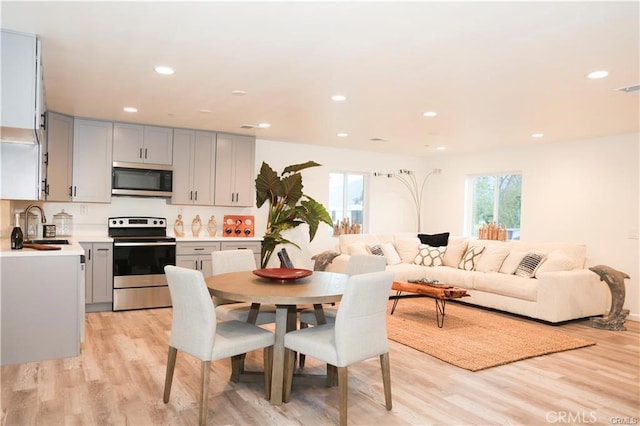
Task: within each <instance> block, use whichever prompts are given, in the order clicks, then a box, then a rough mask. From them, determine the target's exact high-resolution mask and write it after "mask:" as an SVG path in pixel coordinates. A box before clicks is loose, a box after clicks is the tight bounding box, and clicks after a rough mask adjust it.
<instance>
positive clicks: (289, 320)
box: [271, 305, 296, 405]
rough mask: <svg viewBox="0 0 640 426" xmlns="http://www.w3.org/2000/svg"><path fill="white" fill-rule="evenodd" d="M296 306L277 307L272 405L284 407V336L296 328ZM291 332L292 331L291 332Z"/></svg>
mask: <svg viewBox="0 0 640 426" xmlns="http://www.w3.org/2000/svg"><path fill="white" fill-rule="evenodd" d="M295 315H296V307H295V305H276V330H275V343H274V345H273V370H272V374H273V376H272V379H271V403H272V404H273V405H282V396H283V390H284V335H285V334H286V333H287V330H289V327H290V326H292V328H291V330H293V329H294V328H295ZM289 331H290V330H289Z"/></svg>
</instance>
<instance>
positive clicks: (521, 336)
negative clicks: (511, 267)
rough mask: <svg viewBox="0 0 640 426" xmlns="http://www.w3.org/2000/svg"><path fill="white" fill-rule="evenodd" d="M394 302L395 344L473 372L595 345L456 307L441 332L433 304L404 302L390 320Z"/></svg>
mask: <svg viewBox="0 0 640 426" xmlns="http://www.w3.org/2000/svg"><path fill="white" fill-rule="evenodd" d="M391 303H392V302H391V301H390V302H389V306H388V309H387V335H388V337H389V339H391V340H394V341H396V342H398V343H401V344H403V345H405V346H409V347H412V348H414V349H417V350H419V351H420V352H424V353H426V354H429V355H431V356H434V357H436V358H439V359H441V360H442V361H445V362H448V363H449V364H453V365H455V366H458V367H461V368H464V369H466V370H470V371H479V370H483V369H485V368H489V367H495V366H498V365H503V364H508V363H510V362H514V361H519V360H522V359H526V358H532V357H535V356H540V355H545V354H550V353H554V352H561V351H566V350H570V349H577V348H582V347H585V346H591V345H595V342H593V341H590V340H586V339H581V338H576V337H573V336H571V335H568V334H566V333H562V332H560V331H557V330H554V327H553V326H551V325H545V324H537V323H531V322H523V321H519V320H516V319H511V318H508V317H505V316H502V315H500V314H497V313H492V312H488V311H484V310H482V309H479V308H474V307H469V306H461V305H457V304H455V303H447V306H446V316H445V320H444V327H443V328H438V326H437V325H436V311H435V303H434V301H433V299H430V298H419V299H401V300H400V301H399V303H398V306H397V308H396V310H395V312H394V313H393V315H389V312H390V311H391Z"/></svg>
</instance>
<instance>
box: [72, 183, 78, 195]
mask: <svg viewBox="0 0 640 426" xmlns="http://www.w3.org/2000/svg"><path fill="white" fill-rule="evenodd" d="M76 195H78V187H77V186H75V185H74V186H73V196H74V197H75V196H76Z"/></svg>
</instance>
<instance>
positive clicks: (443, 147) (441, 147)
mask: <svg viewBox="0 0 640 426" xmlns="http://www.w3.org/2000/svg"><path fill="white" fill-rule="evenodd" d="M445 149H447V147H446V146H439V147H437V148H436V151H444V150H445Z"/></svg>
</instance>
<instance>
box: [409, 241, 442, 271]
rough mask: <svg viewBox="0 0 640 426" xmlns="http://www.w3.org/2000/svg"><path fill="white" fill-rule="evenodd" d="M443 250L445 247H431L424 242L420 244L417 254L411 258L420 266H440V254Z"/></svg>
mask: <svg viewBox="0 0 640 426" xmlns="http://www.w3.org/2000/svg"><path fill="white" fill-rule="evenodd" d="M445 250H446V247H431V246H428V245H426V244H420V247H419V249H418V254H417V255H416V257H415V259H414V260H413V263H415V264H416V265H422V266H441V265H442V255H443V254H444V252H445Z"/></svg>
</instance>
